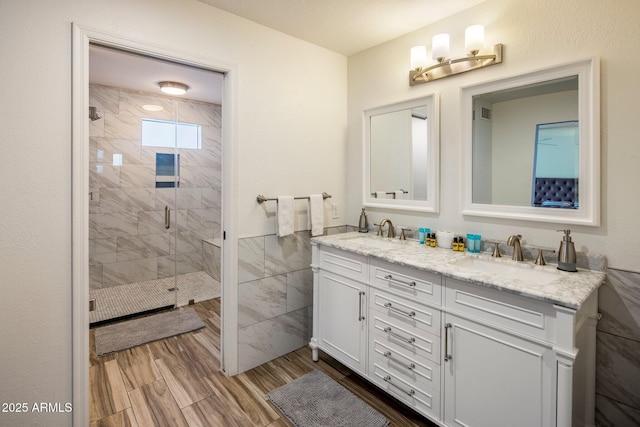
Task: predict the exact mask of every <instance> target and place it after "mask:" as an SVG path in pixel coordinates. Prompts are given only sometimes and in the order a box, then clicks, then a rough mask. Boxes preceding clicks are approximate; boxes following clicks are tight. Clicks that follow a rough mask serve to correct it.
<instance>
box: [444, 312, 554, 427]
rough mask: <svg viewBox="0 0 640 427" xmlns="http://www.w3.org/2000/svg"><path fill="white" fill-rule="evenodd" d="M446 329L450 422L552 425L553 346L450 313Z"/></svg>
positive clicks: (486, 426) (474, 426)
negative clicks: (550, 347)
mask: <svg viewBox="0 0 640 427" xmlns="http://www.w3.org/2000/svg"><path fill="white" fill-rule="evenodd" d="M444 334H445V336H444V340H445V347H444V352H443V353H444V354H445V362H443V368H444V376H445V391H444V394H445V398H444V400H445V414H444V418H445V422H446V424H447V425H448V426H451V427H453V426H465V427H496V426H519V427H526V426H535V427H540V426H553V425H555V401H556V387H555V382H556V381H555V377H556V374H555V372H556V362H555V355H554V354H553V351H552V350H551V349H549V348H547V347H545V346H543V345H541V344H539V343H536V342H532V341H528V340H525V339H523V338H520V337H518V336H514V335H512V334H510V333H507V332H504V331H501V330H498V329H494V328H491V327H488V326H485V325H482V324H479V323H475V322H473V321H469V320H467V319H463V318H460V317H457V316H454V315H451V314H447V315H446V316H445V330H444ZM447 355H448V356H450V357H447ZM447 359H448V360H447Z"/></svg>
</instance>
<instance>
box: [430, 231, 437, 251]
mask: <svg viewBox="0 0 640 427" xmlns="http://www.w3.org/2000/svg"><path fill="white" fill-rule="evenodd" d="M436 246H438V238H437V237H436V233H431V247H433V248H435V247H436Z"/></svg>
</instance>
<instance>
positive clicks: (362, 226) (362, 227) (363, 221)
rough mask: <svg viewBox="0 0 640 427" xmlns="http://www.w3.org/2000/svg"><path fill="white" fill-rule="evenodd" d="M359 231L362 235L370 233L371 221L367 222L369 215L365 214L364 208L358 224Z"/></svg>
mask: <svg viewBox="0 0 640 427" xmlns="http://www.w3.org/2000/svg"><path fill="white" fill-rule="evenodd" d="M358 231H359V232H360V233H368V232H369V221H367V214H366V213H364V208H362V212H360V222H359V223H358Z"/></svg>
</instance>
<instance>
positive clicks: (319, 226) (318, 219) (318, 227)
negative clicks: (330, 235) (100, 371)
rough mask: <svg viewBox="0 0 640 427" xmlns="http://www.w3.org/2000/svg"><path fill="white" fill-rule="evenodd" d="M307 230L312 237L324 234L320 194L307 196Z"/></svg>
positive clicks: (322, 204) (322, 202)
mask: <svg viewBox="0 0 640 427" xmlns="http://www.w3.org/2000/svg"><path fill="white" fill-rule="evenodd" d="M308 218H309V220H308V223H309V228H311V235H312V236H321V235H322V234H324V199H323V198H322V194H312V195H310V196H309V216H308Z"/></svg>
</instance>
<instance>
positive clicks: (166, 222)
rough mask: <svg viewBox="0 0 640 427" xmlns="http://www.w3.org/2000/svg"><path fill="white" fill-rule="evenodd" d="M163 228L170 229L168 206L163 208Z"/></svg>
mask: <svg viewBox="0 0 640 427" xmlns="http://www.w3.org/2000/svg"><path fill="white" fill-rule="evenodd" d="M164 228H166V229H167V230H168V229H169V228H171V209H169V206H165V207H164Z"/></svg>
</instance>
